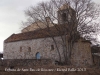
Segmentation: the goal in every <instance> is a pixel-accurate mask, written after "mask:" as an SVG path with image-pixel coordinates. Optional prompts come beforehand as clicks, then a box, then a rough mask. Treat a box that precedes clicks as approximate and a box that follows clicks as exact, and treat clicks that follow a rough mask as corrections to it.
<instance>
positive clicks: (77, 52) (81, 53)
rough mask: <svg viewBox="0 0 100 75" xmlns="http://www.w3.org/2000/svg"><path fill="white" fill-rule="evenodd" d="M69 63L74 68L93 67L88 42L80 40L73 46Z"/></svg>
mask: <svg viewBox="0 0 100 75" xmlns="http://www.w3.org/2000/svg"><path fill="white" fill-rule="evenodd" d="M71 62H72V64H73V65H76V66H80V65H81V66H84V65H88V66H90V65H93V60H92V53H91V46H90V42H87V41H83V40H82V39H80V40H78V41H77V42H76V43H75V44H74V47H73V50H72V56H71Z"/></svg>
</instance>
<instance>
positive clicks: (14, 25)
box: [0, 0, 100, 52]
mask: <svg viewBox="0 0 100 75" xmlns="http://www.w3.org/2000/svg"><path fill="white" fill-rule="evenodd" d="M41 1H47V0H0V52H2V51H3V41H4V40H5V39H6V38H8V37H9V36H10V35H11V34H13V33H19V32H20V27H21V21H25V15H24V10H25V9H27V8H28V7H29V6H31V5H36V4H37V3H38V2H41ZM93 1H94V2H96V3H99V4H100V0H93Z"/></svg>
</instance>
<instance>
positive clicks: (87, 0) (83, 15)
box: [24, 0, 100, 64]
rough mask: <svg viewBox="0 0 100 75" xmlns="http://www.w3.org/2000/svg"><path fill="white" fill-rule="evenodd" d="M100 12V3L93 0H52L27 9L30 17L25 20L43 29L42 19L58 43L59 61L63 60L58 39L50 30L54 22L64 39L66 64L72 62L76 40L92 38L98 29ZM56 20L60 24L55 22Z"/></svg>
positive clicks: (26, 23) (25, 23)
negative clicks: (81, 37)
mask: <svg viewBox="0 0 100 75" xmlns="http://www.w3.org/2000/svg"><path fill="white" fill-rule="evenodd" d="M62 12H63V13H62ZM99 12H100V9H99V5H96V4H95V3H93V2H92V0H51V1H49V2H41V3H39V4H38V5H37V6H32V7H30V8H29V9H27V10H26V11H25V14H26V15H27V16H28V19H27V22H24V25H30V24H32V23H34V22H35V23H36V24H37V26H38V27H39V28H40V29H42V28H41V26H40V25H39V24H38V21H41V22H42V23H43V24H44V25H45V27H46V28H47V32H48V33H49V35H50V37H51V38H52V39H53V41H54V43H55V45H56V48H57V51H58V54H59V61H60V62H61V55H60V52H59V49H58V45H57V41H56V40H55V37H54V35H53V34H52V33H51V31H50V30H51V29H50V28H51V27H50V24H52V25H53V27H54V28H55V29H56V31H57V32H59V34H60V35H59V36H60V37H61V40H62V46H63V53H64V58H65V64H71V61H70V58H71V52H72V48H73V45H74V43H75V41H76V40H78V39H79V38H80V36H84V37H86V38H88V39H92V38H90V35H91V34H92V33H94V32H96V30H97V28H96V27H97V26H98V24H97V23H96V21H95V20H96V19H97V18H98V17H99V14H100V13H99ZM47 18H48V19H49V20H48V19H47ZM54 20H56V21H57V22H58V24H55V23H54ZM66 37H67V38H66Z"/></svg>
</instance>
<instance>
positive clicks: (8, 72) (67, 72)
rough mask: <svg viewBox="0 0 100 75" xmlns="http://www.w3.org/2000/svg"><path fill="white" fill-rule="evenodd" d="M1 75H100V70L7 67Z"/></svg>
mask: <svg viewBox="0 0 100 75" xmlns="http://www.w3.org/2000/svg"><path fill="white" fill-rule="evenodd" d="M0 75H100V69H99V68H95V67H91V68H86V67H69V66H50V65H49V66H38V67H32V68H30V67H24V68H23V67H12V68H9V67H5V68H2V70H0Z"/></svg>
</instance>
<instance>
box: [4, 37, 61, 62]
mask: <svg viewBox="0 0 100 75" xmlns="http://www.w3.org/2000/svg"><path fill="white" fill-rule="evenodd" d="M55 39H56V41H57V43H58V44H57V45H58V48H59V50H60V54H61V55H62V56H61V57H62V61H63V52H62V45H61V39H60V37H55ZM51 45H53V46H54V49H52V48H51ZM37 52H39V53H40V55H41V59H53V60H56V61H58V60H59V55H58V52H57V49H56V47H55V44H54V42H53V40H52V39H51V38H41V39H33V40H23V41H17V42H10V43H4V55H3V58H4V59H35V58H36V53H37Z"/></svg>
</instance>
